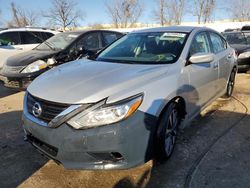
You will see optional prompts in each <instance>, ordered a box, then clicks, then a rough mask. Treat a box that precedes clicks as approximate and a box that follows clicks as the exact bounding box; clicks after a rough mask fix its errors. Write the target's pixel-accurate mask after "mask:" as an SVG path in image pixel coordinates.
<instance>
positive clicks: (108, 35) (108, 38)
mask: <svg viewBox="0 0 250 188" xmlns="http://www.w3.org/2000/svg"><path fill="white" fill-rule="evenodd" d="M102 34H103V41H104V46H107V45H109V44H111V43H112V42H114V41H115V40H116V39H118V38H120V37H119V36H117V34H116V33H112V32H103V33H102Z"/></svg>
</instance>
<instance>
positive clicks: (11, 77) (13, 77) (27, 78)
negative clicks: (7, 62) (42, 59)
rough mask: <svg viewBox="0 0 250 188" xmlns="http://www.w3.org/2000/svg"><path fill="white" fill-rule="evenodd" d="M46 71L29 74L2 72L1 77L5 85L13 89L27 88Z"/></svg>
mask: <svg viewBox="0 0 250 188" xmlns="http://www.w3.org/2000/svg"><path fill="white" fill-rule="evenodd" d="M43 72H44V71H39V72H36V73H29V74H22V73H17V74H12V73H5V72H2V73H1V75H0V79H1V80H2V81H3V82H4V86H5V87H8V88H12V89H18V90H26V89H27V87H28V86H29V84H30V83H31V82H32V81H33V80H34V79H35V78H36V77H37V76H39V75H40V74H42V73H43Z"/></svg>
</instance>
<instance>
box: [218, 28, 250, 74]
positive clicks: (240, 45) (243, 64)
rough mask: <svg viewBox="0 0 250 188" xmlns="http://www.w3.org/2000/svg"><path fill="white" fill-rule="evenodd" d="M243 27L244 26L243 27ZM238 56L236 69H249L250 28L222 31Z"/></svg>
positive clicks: (240, 70) (242, 70) (241, 70)
mask: <svg viewBox="0 0 250 188" xmlns="http://www.w3.org/2000/svg"><path fill="white" fill-rule="evenodd" d="M243 28H244V27H243ZM222 34H223V35H224V37H225V38H226V40H227V41H228V43H229V44H230V46H232V47H233V48H234V49H235V52H236V54H237V56H238V71H239V72H246V71H249V70H250V30H246V29H241V30H237V31H228V32H224V33H222Z"/></svg>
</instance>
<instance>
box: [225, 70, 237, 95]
mask: <svg viewBox="0 0 250 188" xmlns="http://www.w3.org/2000/svg"><path fill="white" fill-rule="evenodd" d="M235 76H236V69H235V68H234V69H233V71H232V72H231V74H230V77H229V80H228V84H227V91H226V93H225V95H224V96H223V97H224V98H230V97H231V96H232V94H233V90H234V85H235Z"/></svg>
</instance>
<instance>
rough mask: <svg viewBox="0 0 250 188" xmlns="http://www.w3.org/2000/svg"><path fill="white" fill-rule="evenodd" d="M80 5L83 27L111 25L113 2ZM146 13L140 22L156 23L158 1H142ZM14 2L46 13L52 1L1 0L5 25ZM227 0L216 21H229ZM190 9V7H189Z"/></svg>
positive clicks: (91, 0)
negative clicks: (108, 7)
mask: <svg viewBox="0 0 250 188" xmlns="http://www.w3.org/2000/svg"><path fill="white" fill-rule="evenodd" d="M75 1H76V2H77V3H78V7H77V8H78V9H80V10H82V11H83V13H84V15H85V19H84V20H83V21H81V22H80V25H81V26H88V25H89V24H96V23H100V24H106V23H110V22H111V20H110V18H109V16H108V15H107V12H106V8H105V2H107V1H108V2H109V1H112V0H75ZM141 1H142V4H143V7H144V12H143V14H142V16H141V18H140V19H139V22H141V23H146V24H151V23H155V21H154V19H153V18H152V17H153V13H152V12H153V9H155V8H156V1H155V0H141ZM11 2H14V3H15V4H16V5H17V6H19V7H21V8H23V9H27V10H33V11H38V12H41V11H45V12H46V10H48V9H49V8H50V7H51V0H0V10H1V15H0V18H1V20H0V22H2V23H1V24H3V23H4V22H6V21H8V20H10V19H11V11H10V3H11ZM225 2H226V1H225V0H217V4H218V9H217V10H216V11H215V16H214V18H213V19H214V20H221V19H228V18H229V16H230V15H229V14H228V12H226V11H225V9H223V8H222V7H223V3H224V4H225ZM187 8H189V7H187ZM196 20H197V18H196V17H194V16H193V15H192V14H191V13H187V14H185V16H184V18H183V21H186V22H187V21H188V22H189V21H190V22H191V21H196ZM45 24H46V22H45V21H44V20H43V21H41V25H42V26H45Z"/></svg>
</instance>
